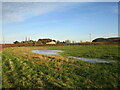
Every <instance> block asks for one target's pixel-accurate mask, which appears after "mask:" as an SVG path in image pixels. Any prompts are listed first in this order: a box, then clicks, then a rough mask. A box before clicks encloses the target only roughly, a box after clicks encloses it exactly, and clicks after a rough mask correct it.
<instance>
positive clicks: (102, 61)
mask: <svg viewBox="0 0 120 90" xmlns="http://www.w3.org/2000/svg"><path fill="white" fill-rule="evenodd" d="M68 58H74V59H76V60H82V61H87V62H91V63H110V62H116V61H115V60H108V61H105V60H102V59H89V58H80V57H74V56H68Z"/></svg>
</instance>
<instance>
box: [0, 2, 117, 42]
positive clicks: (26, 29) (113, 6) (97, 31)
mask: <svg viewBox="0 0 120 90" xmlns="http://www.w3.org/2000/svg"><path fill="white" fill-rule="evenodd" d="M0 19H1V18H0ZM1 20H2V33H3V41H2V40H0V43H3V42H5V43H13V42H14V41H23V40H25V38H26V37H28V38H30V39H32V40H38V39H41V38H51V39H55V40H60V41H63V40H71V41H76V42H80V41H83V42H86V41H90V34H91V39H92V40H93V39H95V38H101V37H102V38H108V37H117V36H118V3H117V2H3V3H2V19H1ZM1 20H0V21H1Z"/></svg>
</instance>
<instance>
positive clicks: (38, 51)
mask: <svg viewBox="0 0 120 90" xmlns="http://www.w3.org/2000/svg"><path fill="white" fill-rule="evenodd" d="M32 52H33V53H38V54H44V55H59V54H60V53H61V52H64V51H61V50H32Z"/></svg>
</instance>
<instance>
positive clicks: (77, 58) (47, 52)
mask: <svg viewBox="0 0 120 90" xmlns="http://www.w3.org/2000/svg"><path fill="white" fill-rule="evenodd" d="M32 52H33V53H38V54H44V55H59V54H60V53H61V52H64V51H62V50H32ZM68 58H74V59H75V60H83V61H87V62H91V63H110V62H116V61H115V60H107V61H105V60H102V59H89V58H80V57H74V56H68Z"/></svg>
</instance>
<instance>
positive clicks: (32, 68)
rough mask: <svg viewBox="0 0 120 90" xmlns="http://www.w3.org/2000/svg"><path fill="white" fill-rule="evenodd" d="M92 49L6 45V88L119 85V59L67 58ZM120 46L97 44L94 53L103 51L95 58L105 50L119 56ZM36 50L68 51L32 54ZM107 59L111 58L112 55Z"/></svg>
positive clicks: (4, 78)
mask: <svg viewBox="0 0 120 90" xmlns="http://www.w3.org/2000/svg"><path fill="white" fill-rule="evenodd" d="M82 47H83V48H82ZM88 47H90V48H89V49H88ZM99 47H100V50H99ZM102 47H103V48H102ZM105 47H106V49H105ZM109 47H111V48H109ZM92 48H93V46H60V47H59V46H57V47H55V46H53V47H52V46H51V47H14V48H6V49H4V50H3V54H2V69H3V70H2V75H3V76H2V82H3V83H2V85H3V88H41V87H42V88H55V87H62V88H118V87H119V83H118V82H119V79H120V77H119V75H120V72H119V69H118V66H119V64H120V62H119V61H118V62H111V63H88V62H85V61H80V60H77V61H76V60H74V59H73V58H69V59H68V58H67V57H66V56H67V55H68V56H73V54H74V55H75V56H77V57H78V56H81V55H80V54H82V56H83V53H85V52H84V51H83V50H84V49H85V51H87V50H86V49H88V50H89V51H90V50H92ZM108 48H109V50H108ZM77 49H78V50H77ZM97 49H98V50H97ZM102 49H104V50H102ZM117 49H118V46H115V45H111V46H107V45H106V46H94V50H92V51H93V53H95V51H99V52H97V53H96V55H98V56H95V55H94V58H96V57H101V55H100V53H101V52H102V53H101V54H102V55H103V54H104V55H105V56H108V55H110V56H112V57H114V59H116V57H119V56H118V55H117V54H118V53H117V51H116V50H117ZM32 50H63V51H64V52H61V55H42V54H37V53H32V52H31V51H32ZM76 50H77V51H76ZM106 50H108V53H106V52H107V51H106ZM79 51H81V52H79ZM104 51H105V52H104ZM110 51H112V52H110ZM77 52H79V54H78V53H77ZM86 53H87V54H88V52H86ZM91 56H92V54H91ZM92 57H93V56H92ZM105 59H110V57H106V58H105Z"/></svg>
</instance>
